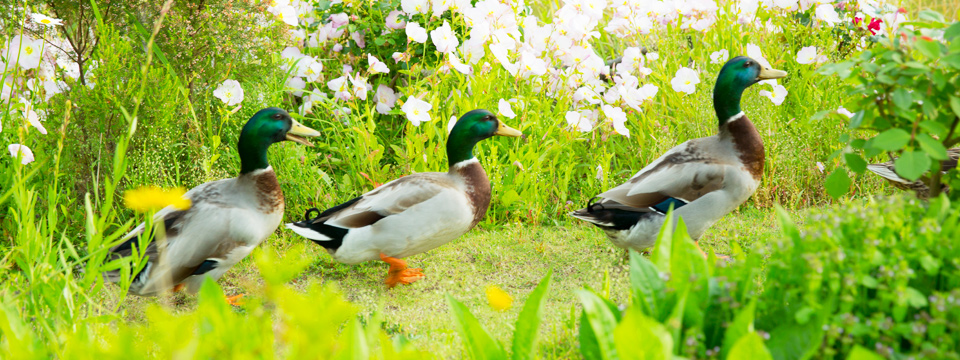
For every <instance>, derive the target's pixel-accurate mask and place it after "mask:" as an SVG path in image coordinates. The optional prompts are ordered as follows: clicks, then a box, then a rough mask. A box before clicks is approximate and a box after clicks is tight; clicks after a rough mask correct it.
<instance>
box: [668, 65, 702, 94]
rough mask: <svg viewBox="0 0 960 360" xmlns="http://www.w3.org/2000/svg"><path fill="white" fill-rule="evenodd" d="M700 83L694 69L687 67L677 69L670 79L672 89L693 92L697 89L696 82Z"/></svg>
mask: <svg viewBox="0 0 960 360" xmlns="http://www.w3.org/2000/svg"><path fill="white" fill-rule="evenodd" d="M699 83H700V76H699V75H697V72H696V71H693V69H691V68H688V67H682V68H680V69H678V70H677V74H676V75H675V76H674V77H673V79H672V80H670V85H672V86H673V91H676V92H685V93H687V94H693V93H694V92H696V91H697V84H699Z"/></svg>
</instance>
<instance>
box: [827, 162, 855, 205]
mask: <svg viewBox="0 0 960 360" xmlns="http://www.w3.org/2000/svg"><path fill="white" fill-rule="evenodd" d="M850 184H851V181H850V177H849V176H848V175H847V170H845V169H843V168H837V169H836V170H833V172H832V173H830V176H827V183H826V188H827V195H830V197H832V198H834V199H839V198H840V197H841V196H843V195H846V194H847V191H849V190H850Z"/></svg>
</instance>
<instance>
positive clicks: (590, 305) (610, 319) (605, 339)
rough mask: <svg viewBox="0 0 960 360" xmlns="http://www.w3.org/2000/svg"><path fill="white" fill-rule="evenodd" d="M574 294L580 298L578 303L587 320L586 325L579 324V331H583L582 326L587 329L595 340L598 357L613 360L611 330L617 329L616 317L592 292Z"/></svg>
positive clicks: (614, 348) (584, 291) (613, 351)
mask: <svg viewBox="0 0 960 360" xmlns="http://www.w3.org/2000/svg"><path fill="white" fill-rule="evenodd" d="M576 294H577V296H578V297H579V298H580V303H582V304H583V312H584V315H585V316H586V320H587V323H585V324H584V323H581V329H580V331H583V327H584V326H586V327H589V328H590V331H591V332H592V333H593V334H594V337H595V338H596V342H597V344H596V345H597V350H598V351H599V355H600V357H601V358H603V359H615V358H616V347H615V344H614V342H613V330H614V329H615V328H616V327H617V318H616V316H615V315H614V314H613V313H612V312H610V307H608V306H607V304H606V302H604V301H603V299H601V298H600V297H599V296H597V295H596V294H594V293H593V292H592V291H587V290H577V291H576ZM581 346H582V344H581ZM585 355H586V354H585Z"/></svg>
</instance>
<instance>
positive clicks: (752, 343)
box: [726, 332, 773, 360]
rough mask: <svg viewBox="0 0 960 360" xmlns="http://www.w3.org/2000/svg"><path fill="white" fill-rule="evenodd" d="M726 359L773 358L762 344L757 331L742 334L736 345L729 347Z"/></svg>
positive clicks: (753, 359)
mask: <svg viewBox="0 0 960 360" xmlns="http://www.w3.org/2000/svg"><path fill="white" fill-rule="evenodd" d="M726 359H728V360H740V359H750V360H773V356H771V355H770V351H769V350H767V347H766V346H764V345H763V339H762V338H760V335H758V334H757V333H755V332H754V333H749V334H746V335H744V336H743V337H741V338H740V340H738V341H737V343H736V345H734V346H733V348H731V349H730V352H729V353H728V354H727V357H726Z"/></svg>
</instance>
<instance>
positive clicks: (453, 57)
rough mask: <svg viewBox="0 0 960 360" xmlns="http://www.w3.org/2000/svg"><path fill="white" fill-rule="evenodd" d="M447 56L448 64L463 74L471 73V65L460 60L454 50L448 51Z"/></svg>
mask: <svg viewBox="0 0 960 360" xmlns="http://www.w3.org/2000/svg"><path fill="white" fill-rule="evenodd" d="M447 56H448V57H449V61H450V66H452V67H453V68H454V69H456V70H457V71H459V72H461V73H463V74H464V75H471V74H473V66H470V65H467V64H464V63H463V62H461V61H460V58H458V57H457V54H456V52H454V51H451V52H448V53H447Z"/></svg>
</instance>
